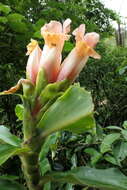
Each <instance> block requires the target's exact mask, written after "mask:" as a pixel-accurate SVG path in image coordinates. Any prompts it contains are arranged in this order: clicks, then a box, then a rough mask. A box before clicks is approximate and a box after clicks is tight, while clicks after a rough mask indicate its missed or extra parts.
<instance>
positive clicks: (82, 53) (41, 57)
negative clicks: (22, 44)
mask: <svg viewBox="0 0 127 190" xmlns="http://www.w3.org/2000/svg"><path fill="white" fill-rule="evenodd" d="M70 24H71V20H70V19H67V20H65V21H64V23H63V25H62V24H61V23H60V22H57V21H51V22H50V23H48V24H45V25H44V26H43V27H42V28H41V34H42V36H43V38H44V41H45V44H44V47H43V49H42V50H41V48H40V47H39V44H38V42H37V41H36V40H33V39H31V42H30V44H28V46H27V55H28V56H29V57H28V62H27V67H26V79H20V80H19V81H18V83H17V85H16V86H14V87H12V88H10V89H9V90H7V91H3V92H1V93H0V95H7V94H13V93H17V95H19V96H20V97H21V99H22V101H23V105H20V106H19V107H20V108H22V113H23V135H24V136H23V139H19V138H18V137H16V136H14V135H12V134H11V133H10V132H9V131H8V129H7V128H6V127H4V126H0V140H1V144H0V146H2V147H3V150H4V151H5V150H6V154H5V155H4V157H1V158H0V164H3V163H4V162H5V161H6V160H7V159H8V158H9V157H11V156H14V155H19V157H20V160H21V163H22V170H23V173H24V176H25V179H26V183H27V187H28V188H29V189H30V190H41V189H43V188H45V184H47V183H48V182H49V181H51V180H54V178H55V176H54V174H50V175H49V174H47V173H45V172H44V171H43V168H44V165H43V161H42V160H43V159H42V155H43V157H44V158H45V159H46V153H47V151H46V153H44V149H45V148H44V147H45V146H46V145H45V144H46V143H47V142H48V141H50V137H51V136H52V135H54V134H55V136H56V132H57V131H61V130H67V131H71V132H74V133H81V132H85V131H95V130H94V129H95V121H94V117H93V109H94V106H93V103H92V98H91V95H90V93H89V92H87V91H86V90H84V89H83V88H81V87H80V85H79V84H73V82H74V81H75V79H76V77H77V76H78V75H79V73H80V72H81V70H82V69H83V67H84V66H85V64H86V62H87V60H88V58H89V57H93V58H95V59H100V55H99V54H98V53H96V51H95V50H94V47H95V46H96V44H97V43H98V41H99V35H98V34H97V33H95V32H92V33H86V34H85V25H84V24H81V25H80V26H79V27H78V28H77V29H75V30H74V31H73V35H74V36H75V40H76V46H75V47H74V49H73V50H72V51H71V52H70V54H69V55H68V56H67V57H66V58H65V59H64V60H63V61H62V50H63V46H64V42H65V41H66V40H69V38H70V35H69V34H68V33H69V32H70ZM21 87H22V89H23V93H22V94H19V93H18V90H19V89H20V88H21ZM47 149H48V148H47ZM40 165H41V167H40ZM56 181H57V177H56ZM70 181H71V182H72V183H74V179H71V180H70ZM75 182H76V180H75ZM76 183H79V182H76Z"/></svg>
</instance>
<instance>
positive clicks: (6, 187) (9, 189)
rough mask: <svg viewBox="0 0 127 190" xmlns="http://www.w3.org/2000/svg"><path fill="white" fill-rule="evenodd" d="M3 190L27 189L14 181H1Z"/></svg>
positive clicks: (0, 184) (0, 186) (0, 185)
mask: <svg viewBox="0 0 127 190" xmlns="http://www.w3.org/2000/svg"><path fill="white" fill-rule="evenodd" d="M0 189H1V190H26V188H25V187H24V186H23V185H21V184H19V183H17V182H15V181H14V180H13V181H12V180H6V179H0Z"/></svg>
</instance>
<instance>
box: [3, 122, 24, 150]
mask: <svg viewBox="0 0 127 190" xmlns="http://www.w3.org/2000/svg"><path fill="white" fill-rule="evenodd" d="M0 140H2V141H4V142H5V143H8V144H10V145H13V146H17V147H20V145H21V139H19V138H18V137H16V136H15V135H13V134H11V133H10V132H9V129H8V128H7V127H4V126H3V125H0Z"/></svg>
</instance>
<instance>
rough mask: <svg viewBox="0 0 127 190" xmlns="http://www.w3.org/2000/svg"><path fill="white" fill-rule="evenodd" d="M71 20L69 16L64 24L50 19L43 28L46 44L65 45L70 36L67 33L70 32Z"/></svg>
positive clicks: (42, 32)
mask: <svg viewBox="0 0 127 190" xmlns="http://www.w3.org/2000/svg"><path fill="white" fill-rule="evenodd" d="M70 23H71V20H70V19H69V18H68V19H66V20H65V21H64V23H63V25H62V24H61V23H60V22H58V21H54V20H53V21H50V23H48V24H45V25H44V26H43V27H42V28H41V34H42V36H43V38H44V40H45V44H47V45H48V46H50V47H52V46H57V45H59V44H61V45H60V46H61V47H63V44H64V41H65V40H68V39H69V38H70V35H67V33H69V32H70Z"/></svg>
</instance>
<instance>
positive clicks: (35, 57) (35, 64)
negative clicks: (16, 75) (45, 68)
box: [26, 39, 42, 84]
mask: <svg viewBox="0 0 127 190" xmlns="http://www.w3.org/2000/svg"><path fill="white" fill-rule="evenodd" d="M27 50H28V51H27V53H26V55H29V58H28V62H27V67H26V76H27V79H30V81H31V82H32V83H34V84H35V83H36V77H37V74H38V70H39V63H40V58H41V53H42V51H41V49H40V47H39V45H38V42H37V41H36V40H33V39H31V43H29V44H28V46H27Z"/></svg>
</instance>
